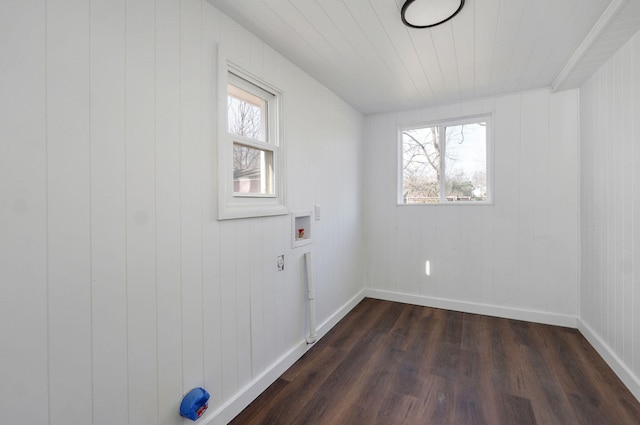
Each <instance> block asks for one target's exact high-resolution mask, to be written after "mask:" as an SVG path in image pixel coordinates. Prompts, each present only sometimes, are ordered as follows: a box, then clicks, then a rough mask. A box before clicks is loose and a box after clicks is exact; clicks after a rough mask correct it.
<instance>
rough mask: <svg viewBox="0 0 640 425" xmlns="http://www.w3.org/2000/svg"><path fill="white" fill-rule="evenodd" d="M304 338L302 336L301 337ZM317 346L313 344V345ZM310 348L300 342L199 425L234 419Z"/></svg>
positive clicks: (323, 330)
mask: <svg viewBox="0 0 640 425" xmlns="http://www.w3.org/2000/svg"><path fill="white" fill-rule="evenodd" d="M364 297H365V295H364V290H363V291H360V292H359V293H358V294H356V295H355V296H354V297H353V298H351V299H350V300H349V301H347V302H346V303H345V304H344V305H343V306H342V307H340V308H339V309H338V310H337V311H336V312H335V313H333V314H332V315H331V316H330V317H329V318H328V319H327V320H325V321H324V322H322V324H320V326H318V329H317V334H318V340H320V339H321V338H322V337H323V336H325V335H326V334H327V332H329V331H330V330H331V328H333V327H334V326H335V325H336V324H337V323H338V322H339V321H340V320H341V319H342V318H343V317H344V316H346V315H347V313H349V312H350V311H351V310H352V309H353V308H354V307H355V306H356V305H357V304H358V303H359V302H360V301H362V300H363V299H364ZM305 338H306V336H305ZM316 343H317V342H316ZM311 347H313V345H311V344H307V341H306V340H305V339H302V340H301V341H300V342H299V343H298V344H296V345H295V346H294V347H293V348H291V349H290V350H289V351H288V352H287V353H285V354H284V355H283V356H282V357H280V358H279V359H278V360H277V361H276V362H275V363H273V364H272V365H271V366H269V367H268V368H267V369H266V370H265V371H264V372H262V373H261V374H260V375H258V376H257V377H255V378H254V379H253V380H252V381H251V382H250V383H249V384H247V385H246V386H245V387H244V388H242V389H241V390H240V391H238V393H237V394H236V395H235V396H234V397H233V398H231V399H230V400H228V401H227V402H226V403H224V404H223V405H222V406H220V407H219V408H218V409H217V410H215V411H213V412H210V413H209V412H207V413H206V414H205V416H204V418H202V422H201V423H202V424H203V425H226V424H228V423H229V422H230V421H231V420H232V419H233V418H235V417H236V416H237V415H238V414H239V413H240V412H242V410H243V409H244V408H245V407H247V406H248V405H249V404H250V403H251V402H252V401H253V400H255V399H256V398H257V397H258V396H259V395H260V394H261V393H262V392H263V391H264V390H266V389H267V388H268V387H269V385H271V384H272V383H274V382H275V381H276V380H277V379H278V377H280V375H282V374H283V373H284V372H285V371H286V370H287V369H289V368H290V367H291V366H292V365H293V364H294V363H295V362H296V361H298V359H300V357H302V356H303V355H304V353H306V352H307V351H308V350H309V349H310V348H311Z"/></svg>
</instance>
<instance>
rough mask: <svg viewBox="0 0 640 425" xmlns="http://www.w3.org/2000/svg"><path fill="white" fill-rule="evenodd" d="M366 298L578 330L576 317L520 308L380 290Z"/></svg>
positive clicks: (373, 291)
mask: <svg viewBox="0 0 640 425" xmlns="http://www.w3.org/2000/svg"><path fill="white" fill-rule="evenodd" d="M365 296H367V297H370V298H377V299H381V300H387V301H397V302H402V303H406V304H415V305H421V306H425V307H433V308H442V309H445V310H453V311H460V312H464V313H474V314H482V315H485V316H495V317H502V318H505V319H514V320H524V321H527V322H534V323H543V324H545V325H555V326H564V327H568V328H577V327H578V322H577V321H578V319H577V317H575V316H569V315H564V314H556V313H549V312H545V311H535V310H524V309H518V308H509V307H499V306H495V305H489V304H478V303H471V302H466V301H455V300H448V299H445V298H434V297H426V296H423V295H413V294H405V293H401V292H392V291H382V290H379V289H371V288H367V289H365Z"/></svg>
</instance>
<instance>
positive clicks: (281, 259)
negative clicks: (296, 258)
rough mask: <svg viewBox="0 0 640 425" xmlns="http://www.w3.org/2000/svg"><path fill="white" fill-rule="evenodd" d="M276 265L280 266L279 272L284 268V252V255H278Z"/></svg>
mask: <svg viewBox="0 0 640 425" xmlns="http://www.w3.org/2000/svg"><path fill="white" fill-rule="evenodd" d="M276 266H277V267H278V271H279V272H281V271H282V270H284V254H283V255H278V257H277V261H276Z"/></svg>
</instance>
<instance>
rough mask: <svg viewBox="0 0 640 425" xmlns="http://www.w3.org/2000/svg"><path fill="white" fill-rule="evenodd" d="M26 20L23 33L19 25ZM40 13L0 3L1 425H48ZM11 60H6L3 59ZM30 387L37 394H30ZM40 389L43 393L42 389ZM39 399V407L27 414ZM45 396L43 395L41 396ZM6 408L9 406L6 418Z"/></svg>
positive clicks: (33, 2) (26, 4)
mask: <svg viewBox="0 0 640 425" xmlns="http://www.w3.org/2000/svg"><path fill="white" fill-rule="evenodd" d="M25 22H29V24H30V29H29V31H25V30H24V23H25ZM45 23H46V8H45V2H44V1H43V0H29V1H23V2H0V28H2V36H1V37H0V51H1V52H2V53H1V56H2V58H3V59H2V66H0V93H2V99H3V101H2V103H0V194H1V196H0V259H1V261H2V262H1V264H0V336H1V337H2V341H3V342H2V349H1V351H0V380H1V381H2V385H0V404H1V405H2V407H3V409H2V411H3V412H2V413H0V418H2V420H1V422H3V423H18V422H19V421H21V420H22V418H23V415H24V412H30V417H29V421H32V422H33V423H39V424H45V423H48V413H49V401H48V395H47V392H46V389H47V387H48V385H49V383H48V356H47V355H48V339H47V332H48V324H47V320H48V301H49V300H48V297H47V296H48V290H47V287H48V280H49V276H48V274H47V224H48V216H47V161H48V159H47V138H46V132H47V128H46V116H47V110H46V105H45V100H46V87H47V86H46V82H47V75H46V71H45V70H46V44H47V43H46V35H47V34H46V25H45ZM5 57H6V58H7V59H8V58H11V60H5V59H4V58H5ZM34 389H37V390H36V392H35V393H34V392H33V391H34ZM40 389H44V391H41V390H40ZM33 394H37V396H38V400H39V403H38V404H39V406H40V408H39V409H33V400H34V398H33V397H30V396H31V395H33ZM43 395H44V396H43ZM4 406H11V413H7V411H6V409H5V408H4Z"/></svg>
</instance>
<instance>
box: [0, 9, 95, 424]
mask: <svg viewBox="0 0 640 425" xmlns="http://www.w3.org/2000/svg"><path fill="white" fill-rule="evenodd" d="M46 8H47V9H46V13H47V21H46V25H47V51H46V58H47V63H46V70H47V94H46V107H47V117H46V126H47V134H46V138H47V165H46V167H47V182H46V184H47V217H48V223H47V242H48V244H47V266H48V270H47V272H48V279H49V285H48V301H49V302H48V313H49V318H48V324H49V329H48V338H49V351H48V355H49V359H48V360H49V385H48V396H49V421H50V424H51V425H63V424H65V423H66V424H68V423H80V422H81V421H83V420H86V418H91V417H92V414H93V413H92V402H93V400H92V394H91V391H90V390H91V386H92V382H91V371H92V354H93V353H92V345H91V343H92V339H91V322H92V315H91V285H90V282H91V267H90V264H91V201H90V200H91V187H90V182H91V180H90V176H91V172H90V155H91V145H90V143H89V138H90V132H91V127H90V125H91V122H90V110H91V109H90V96H89V91H90V84H91V70H90V60H89V59H90V45H89V40H90V37H89V36H90V30H89V28H90V25H89V21H90V7H89V3H87V2H85V1H82V0H53V1H48V2H47V3H46ZM6 101H8V100H6ZM16 283H17V282H16ZM27 385H28V383H27Z"/></svg>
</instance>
